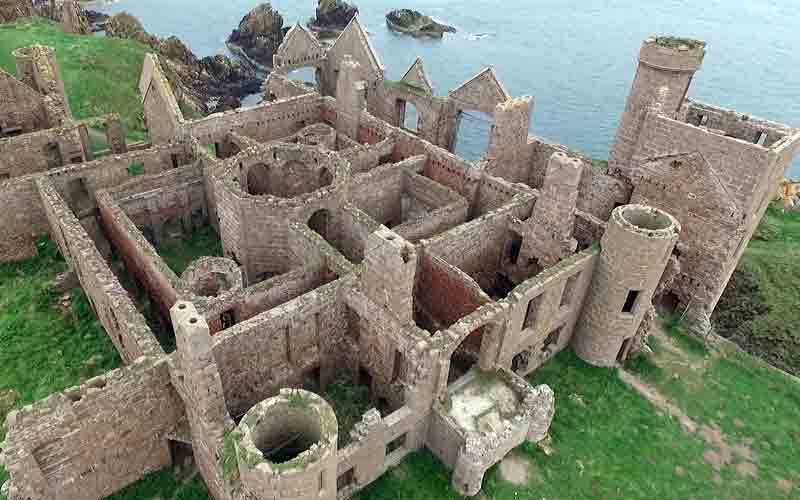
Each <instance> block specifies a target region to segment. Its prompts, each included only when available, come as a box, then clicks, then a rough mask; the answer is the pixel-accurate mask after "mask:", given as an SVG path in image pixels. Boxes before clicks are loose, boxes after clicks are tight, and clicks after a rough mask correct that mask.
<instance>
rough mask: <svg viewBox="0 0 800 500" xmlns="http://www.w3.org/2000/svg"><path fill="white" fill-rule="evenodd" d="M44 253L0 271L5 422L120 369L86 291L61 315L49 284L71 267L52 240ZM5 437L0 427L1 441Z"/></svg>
mask: <svg viewBox="0 0 800 500" xmlns="http://www.w3.org/2000/svg"><path fill="white" fill-rule="evenodd" d="M39 251H40V255H39V257H37V258H36V259H33V260H29V261H26V262H23V263H18V264H4V265H0V395H2V396H0V422H4V421H5V416H6V414H7V412H8V411H10V410H11V409H13V408H18V407H20V406H22V405H24V404H28V403H31V402H33V401H36V400H39V399H42V398H44V397H46V396H48V395H49V394H51V393H53V392H55V391H60V390H63V389H65V388H67V387H69V386H72V385H75V384H78V383H80V382H81V381H82V380H85V379H87V378H90V377H93V376H95V375H98V374H101V373H104V372H106V371H108V370H110V369H112V368H115V367H117V366H119V364H120V359H119V356H118V355H117V352H116V351H115V350H114V346H113V345H112V344H111V341H110V340H109V339H108V337H107V336H106V334H105V331H104V330H103V327H102V326H101V325H100V323H99V322H98V321H97V319H96V316H95V315H94V312H93V311H92V309H91V307H90V306H89V302H88V300H87V299H86V296H85V295H84V294H83V292H82V291H80V290H76V291H74V292H73V294H72V298H73V308H72V313H71V314H64V313H62V312H60V311H59V310H58V309H56V307H55V306H54V303H55V300H56V299H57V298H58V297H56V296H55V295H53V294H52V293H51V292H50V290H49V284H50V282H51V281H52V279H53V278H54V277H55V276H56V274H58V273H59V272H61V271H63V270H64V269H65V267H66V265H65V263H64V261H63V260H62V259H61V258H60V256H59V255H58V254H57V251H56V247H55V245H54V244H53V243H52V242H50V241H49V240H47V241H44V240H43V241H41V242H40V243H39ZM4 433H5V428H4V427H3V426H0V441H2V439H3V437H4ZM4 479H5V471H3V470H2V468H0V482H2V481H3V480H4ZM0 498H2V497H0Z"/></svg>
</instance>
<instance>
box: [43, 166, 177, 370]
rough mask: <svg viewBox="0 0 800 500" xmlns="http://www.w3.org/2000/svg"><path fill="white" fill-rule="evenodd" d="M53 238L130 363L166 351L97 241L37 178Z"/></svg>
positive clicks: (46, 180) (122, 354)
mask: <svg viewBox="0 0 800 500" xmlns="http://www.w3.org/2000/svg"><path fill="white" fill-rule="evenodd" d="M37 185H38V189H39V194H40V196H41V200H42V203H43V206H44V210H45V213H46V214H47V219H48V221H49V223H50V228H51V229H50V232H51V236H52V238H53V240H54V241H55V242H56V243H57V244H58V248H59V251H60V252H61V255H62V256H63V257H64V259H66V261H67V262H68V263H69V265H70V268H71V269H72V270H73V271H75V273H76V274H77V276H78V279H79V280H80V283H81V286H82V287H83V289H84V290H85V291H86V295H87V297H88V298H89V303H90V304H91V306H92V308H93V309H94V312H95V313H96V314H97V317H98V319H99V320H100V323H101V324H102V325H103V328H105V330H106V332H107V333H108V336H109V338H110V339H111V340H112V342H114V346H115V347H116V348H117V351H119V353H120V355H121V357H122V359H123V361H125V362H126V363H130V362H132V361H133V360H135V359H136V358H138V357H139V356H157V355H160V354H163V352H164V351H163V350H162V349H161V346H159V344H158V341H157V340H156V338H155V336H154V335H153V332H152V331H150V328H149V327H148V326H147V322H146V321H145V319H144V317H143V316H142V315H141V313H139V311H138V310H137V309H136V306H135V305H134V304H133V302H132V301H131V299H130V296H129V295H128V292H127V291H126V290H125V289H124V288H123V287H122V285H121V284H120V282H119V280H118V279H117V277H116V276H115V275H114V273H113V271H112V270H111V268H109V267H108V264H107V263H106V261H105V259H104V258H103V256H102V255H100V252H99V251H98V250H97V247H96V246H95V245H94V242H93V241H92V239H91V238H90V237H89V235H88V234H87V233H86V230H85V229H84V228H83V226H82V225H81V224H80V222H79V221H78V219H77V218H76V217H75V215H74V214H73V213H72V211H71V210H70V209H69V207H68V206H67V204H66V202H65V201H64V200H63V199H62V198H61V196H60V195H59V194H58V192H57V191H56V189H55V187H54V186H53V184H52V183H51V182H50V181H49V180H48V179H46V178H40V179H38V181H37Z"/></svg>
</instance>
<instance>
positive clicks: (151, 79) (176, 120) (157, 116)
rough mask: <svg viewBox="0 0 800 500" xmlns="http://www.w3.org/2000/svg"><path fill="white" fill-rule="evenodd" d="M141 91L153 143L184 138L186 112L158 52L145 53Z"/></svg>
mask: <svg viewBox="0 0 800 500" xmlns="http://www.w3.org/2000/svg"><path fill="white" fill-rule="evenodd" d="M139 94H140V95H141V96H142V102H143V103H144V116H145V120H146V121H147V130H148V132H149V135H150V140H151V141H153V144H167V143H170V142H174V141H176V140H180V139H182V138H183V137H184V135H183V131H182V128H183V123H184V119H183V113H182V112H181V110H180V107H179V106H178V101H177V100H176V99H175V94H173V92H172V86H171V85H170V84H169V82H168V81H167V78H166V77H165V76H164V72H163V70H162V69H161V63H160V62H159V60H158V56H157V55H155V54H152V53H148V54H146V55H145V58H144V66H143V68H142V76H141V78H140V80H139Z"/></svg>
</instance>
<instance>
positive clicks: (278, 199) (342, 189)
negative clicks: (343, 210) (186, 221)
mask: <svg viewBox="0 0 800 500" xmlns="http://www.w3.org/2000/svg"><path fill="white" fill-rule="evenodd" d="M256 171H257V172H256ZM251 173H253V175H251ZM349 178H350V164H349V163H348V162H347V160H345V159H344V158H342V157H341V156H340V155H339V154H338V153H336V152H334V151H324V150H322V149H320V148H315V147H312V146H306V145H302V144H286V143H278V144H265V145H260V146H257V147H254V148H250V149H247V150H245V151H242V152H241V153H239V154H238V155H236V156H234V157H232V158H229V159H228V160H226V162H225V163H224V164H223V167H222V168H220V169H219V170H218V171H217V172H216V173H215V178H214V197H215V199H216V202H217V215H218V217H219V228H220V237H221V239H222V246H223V249H224V251H225V256H226V257H229V258H231V259H233V260H234V261H235V262H237V263H238V264H240V265H241V266H242V269H243V270H244V281H245V284H246V285H251V284H253V283H256V282H259V281H262V280H263V279H265V278H269V277H270V276H273V275H276V274H282V273H285V272H287V271H289V270H290V269H291V268H293V267H294V266H296V265H298V264H299V262H298V261H297V259H296V258H295V256H294V255H293V253H292V250H291V248H289V244H288V240H287V233H288V228H289V224H290V223H292V222H298V223H302V224H307V223H308V222H309V220H310V219H312V217H313V216H314V214H316V213H318V212H320V211H327V212H332V211H334V210H336V209H337V208H338V207H340V206H342V205H343V204H344V203H345V200H346V196H347V183H348V180H349ZM253 193H258V194H253Z"/></svg>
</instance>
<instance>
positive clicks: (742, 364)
mask: <svg viewBox="0 0 800 500" xmlns="http://www.w3.org/2000/svg"><path fill="white" fill-rule="evenodd" d="M670 333H671V335H672V337H673V338H674V339H676V340H677V342H674V343H675V344H677V345H678V346H680V347H681V351H682V352H683V353H684V354H683V355H676V354H675V352H674V351H671V350H669V349H665V348H663V347H658V346H656V347H655V348H654V351H655V354H654V355H653V356H651V357H650V358H649V359H647V360H646V361H645V362H644V363H641V364H640V366H639V369H637V370H636V371H638V372H639V373H640V374H641V375H642V377H643V378H644V379H645V380H647V381H648V382H650V383H652V384H653V385H654V386H655V387H657V388H658V390H659V391H660V392H661V393H662V394H664V395H666V396H668V397H669V398H670V399H671V400H672V401H674V402H676V403H677V404H678V406H680V407H681V408H682V409H684V410H685V411H686V412H687V413H688V414H689V416H690V417H692V418H693V419H694V420H695V421H697V422H698V423H700V424H706V425H709V426H712V425H715V426H718V427H719V428H720V429H721V430H722V431H723V432H724V433H725V434H726V435H727V436H730V439H731V440H733V441H734V442H737V441H738V442H743V441H750V440H752V442H753V444H752V449H753V450H754V451H755V454H756V456H757V464H758V474H759V476H758V479H756V480H750V479H743V478H740V477H738V476H736V475H735V474H733V473H732V472H730V471H728V472H727V474H726V473H725V471H723V474H722V477H723V479H724V480H725V483H726V484H727V485H729V486H730V488H732V489H733V488H735V490H734V491H735V494H734V491H732V492H730V493H729V494H728V495H725V498H789V497H788V496H787V495H786V493H785V492H784V491H782V490H780V489H779V488H777V481H778V480H788V481H791V482H792V483H793V484H794V487H795V490H794V494H798V490H797V488H798V486H800V469H798V467H797V450H798V448H800V431H798V429H797V422H798V420H800V382H798V381H797V380H796V379H791V378H789V377H787V376H786V375H784V374H783V373H781V372H779V371H777V370H774V369H771V368H769V367H767V366H766V365H765V364H764V363H762V362H761V361H759V360H757V359H755V358H753V357H751V356H749V355H747V354H742V353H731V354H728V355H718V353H715V354H714V355H711V354H709V353H706V352H705V351H704V350H703V349H702V346H700V347H698V346H697V345H696V344H695V345H694V346H692V347H690V348H686V346H687V344H692V342H693V341H692V340H691V339H688V336H686V335H685V334H684V333H683V331H682V330H681V329H680V328H679V327H672V329H671V332H670ZM795 498H796V497H795Z"/></svg>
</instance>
